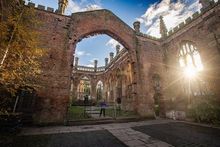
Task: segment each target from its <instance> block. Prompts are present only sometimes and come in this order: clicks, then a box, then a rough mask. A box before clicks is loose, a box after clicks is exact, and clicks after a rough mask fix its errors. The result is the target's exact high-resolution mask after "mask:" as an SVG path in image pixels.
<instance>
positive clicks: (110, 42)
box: [105, 38, 123, 49]
mask: <svg viewBox="0 0 220 147" xmlns="http://www.w3.org/2000/svg"><path fill="white" fill-rule="evenodd" d="M105 45H106V46H109V47H111V48H113V49H115V48H116V45H120V49H122V47H123V46H122V45H121V44H120V43H119V42H118V41H116V40H115V39H113V38H112V39H110V40H109V41H108V42H107V43H106V44H105Z"/></svg>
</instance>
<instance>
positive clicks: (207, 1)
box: [199, 0, 210, 8]
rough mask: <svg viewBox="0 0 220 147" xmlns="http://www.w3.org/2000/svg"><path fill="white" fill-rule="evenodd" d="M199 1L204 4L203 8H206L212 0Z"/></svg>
mask: <svg viewBox="0 0 220 147" xmlns="http://www.w3.org/2000/svg"><path fill="white" fill-rule="evenodd" d="M199 3H201V4H202V7H203V8H206V7H208V6H209V5H210V0H199Z"/></svg>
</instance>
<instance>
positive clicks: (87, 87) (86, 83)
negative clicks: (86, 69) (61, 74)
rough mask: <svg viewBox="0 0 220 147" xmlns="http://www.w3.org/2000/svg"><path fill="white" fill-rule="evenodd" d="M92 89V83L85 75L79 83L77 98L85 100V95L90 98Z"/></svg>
mask: <svg viewBox="0 0 220 147" xmlns="http://www.w3.org/2000/svg"><path fill="white" fill-rule="evenodd" d="M90 91H91V83H90V80H89V78H87V77H83V78H82V79H81V80H80V82H79V85H78V89H77V93H78V95H77V99H80V100H83V99H84V96H86V95H87V96H88V97H89V98H90Z"/></svg>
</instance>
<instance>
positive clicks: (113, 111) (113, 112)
mask: <svg viewBox="0 0 220 147" xmlns="http://www.w3.org/2000/svg"><path fill="white" fill-rule="evenodd" d="M106 116H110V117H115V116H116V118H119V117H133V116H137V114H136V113H135V112H133V111H125V110H120V111H119V110H116V109H114V108H107V109H106Z"/></svg>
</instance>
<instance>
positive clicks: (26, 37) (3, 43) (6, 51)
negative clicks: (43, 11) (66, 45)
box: [0, 0, 44, 108]
mask: <svg viewBox="0 0 220 147" xmlns="http://www.w3.org/2000/svg"><path fill="white" fill-rule="evenodd" d="M0 4H1V7H2V8H3V9H2V11H1V12H0V13H1V21H0V32H1V33H0V90H1V91H0V93H3V92H4V93H9V94H10V95H11V96H13V95H15V93H16V91H17V90H18V89H19V88H21V87H24V86H28V87H35V88H36V87H37V86H38V85H37V84H36V81H37V78H38V76H39V74H40V72H41V62H40V58H41V56H42V55H43V54H44V51H43V50H42V49H40V48H38V46H39V45H38V43H39V42H38V35H39V34H38V32H37V31H35V30H36V29H35V27H37V26H39V25H40V23H39V22H38V21H37V19H36V16H35V11H34V8H30V7H27V6H25V5H24V4H23V1H22V0H18V1H15V0H2V1H1V3H0ZM2 95H3V94H1V96H0V98H1V99H2V100H1V102H0V108H2V107H3V106H2V105H3V104H1V103H2V102H3V103H4V102H5V101H8V100H9V98H8V96H5V97H2Z"/></svg>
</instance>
